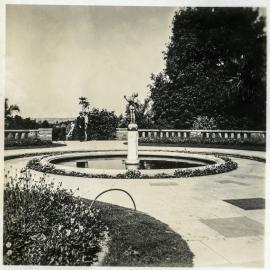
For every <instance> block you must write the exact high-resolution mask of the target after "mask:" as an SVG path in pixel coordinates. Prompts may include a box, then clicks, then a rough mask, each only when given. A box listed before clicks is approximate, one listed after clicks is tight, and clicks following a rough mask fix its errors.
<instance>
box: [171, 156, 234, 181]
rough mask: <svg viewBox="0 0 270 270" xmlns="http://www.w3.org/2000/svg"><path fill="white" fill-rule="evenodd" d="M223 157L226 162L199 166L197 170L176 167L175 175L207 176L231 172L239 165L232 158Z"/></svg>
mask: <svg viewBox="0 0 270 270" xmlns="http://www.w3.org/2000/svg"><path fill="white" fill-rule="evenodd" d="M222 159H223V160H225V164H220V165H218V166H215V165H211V166H209V167H207V168H203V169H200V168H198V169H196V170H190V169H185V170H181V169H176V170H175V171H174V176H175V177H192V176H205V175H211V174H218V173H224V172H229V171H232V170H235V169H236V168H237V167H238V165H237V163H236V162H234V161H232V160H231V159H230V158H227V157H222Z"/></svg>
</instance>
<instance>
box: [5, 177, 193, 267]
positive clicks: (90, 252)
mask: <svg viewBox="0 0 270 270" xmlns="http://www.w3.org/2000/svg"><path fill="white" fill-rule="evenodd" d="M91 202H92V201H91V200H86V199H82V198H78V197H75V196H74V194H73V192H72V191H67V190H65V189H62V187H61V184H60V185H59V186H56V187H55V186H54V184H53V183H47V181H46V180H45V176H44V177H42V178H40V179H39V180H38V181H37V180H36V181H33V180H32V179H29V178H27V177H20V178H12V179H11V178H10V177H9V176H8V175H6V184H5V190H4V238H3V243H4V249H3V252H4V257H3V260H4V264H6V265H66V266H72V265H77V266H90V265H93V264H98V265H104V266H179V267H180V266H192V264H193V256H194V255H193V254H192V252H191V251H190V249H189V247H188V245H187V243H186V241H184V240H183V239H182V238H181V236H180V235H179V234H177V233H175V232H174V231H172V230H171V229H170V228H169V227H168V225H166V224H164V223H162V222H160V221H158V220H156V219H154V218H152V217H150V216H148V215H146V214H144V213H141V212H137V211H134V210H131V209H127V208H123V207H120V206H115V205H111V204H106V203H101V202H96V203H95V204H94V206H93V207H92V208H91V209H90V205H91ZM106 237H107V240H108V239H109V240H108V241H107V242H106V241H104V238H106ZM105 240H106V239H105ZM104 243H105V244H106V245H107V247H106V250H107V253H106V254H103V255H104V256H103V259H102V261H98V254H99V253H102V251H103V250H102V245H104Z"/></svg>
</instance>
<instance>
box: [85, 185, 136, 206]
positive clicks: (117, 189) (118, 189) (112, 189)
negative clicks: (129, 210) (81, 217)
mask: <svg viewBox="0 0 270 270" xmlns="http://www.w3.org/2000/svg"><path fill="white" fill-rule="evenodd" d="M109 191H122V192H124V193H126V194H127V195H128V196H129V198H130V199H131V201H132V203H133V206H134V210H135V211H136V210H137V209H136V204H135V201H134V200H133V198H132V196H131V195H130V194H129V193H128V192H127V191H125V190H124V189H120V188H110V189H107V190H105V191H102V192H101V193H99V194H98V195H97V196H96V198H95V199H94V200H93V201H92V203H91V205H90V210H91V208H92V206H93V205H94V203H95V201H96V200H97V199H98V198H99V197H100V196H101V195H103V194H104V193H107V192H109Z"/></svg>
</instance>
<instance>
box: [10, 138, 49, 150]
mask: <svg viewBox="0 0 270 270" xmlns="http://www.w3.org/2000/svg"><path fill="white" fill-rule="evenodd" d="M44 145H52V141H44V140H40V139H38V138H26V139H19V140H5V148H10V147H24V146H44Z"/></svg>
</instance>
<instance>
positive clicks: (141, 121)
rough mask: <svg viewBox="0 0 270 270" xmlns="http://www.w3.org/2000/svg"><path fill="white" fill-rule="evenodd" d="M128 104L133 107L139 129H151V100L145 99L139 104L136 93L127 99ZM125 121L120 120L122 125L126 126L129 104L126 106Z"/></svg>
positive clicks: (128, 116)
mask: <svg viewBox="0 0 270 270" xmlns="http://www.w3.org/2000/svg"><path fill="white" fill-rule="evenodd" d="M127 100H128V101H129V102H131V103H132V105H133V106H134V107H135V118H136V119H135V121H136V124H137V125H138V127H139V128H152V127H153V125H154V123H153V120H152V118H153V115H152V109H151V99H150V97H147V98H145V99H144V101H143V102H141V101H140V100H139V99H138V93H133V94H132V95H131V96H130V97H128V98H127ZM125 114H126V115H125V119H121V122H122V123H125V124H127V125H128V123H129V118H130V110H129V104H127V105H126V112H125Z"/></svg>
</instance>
